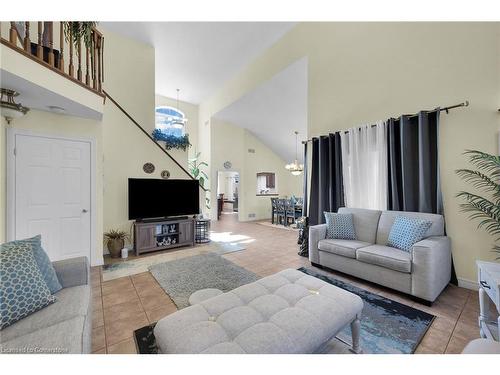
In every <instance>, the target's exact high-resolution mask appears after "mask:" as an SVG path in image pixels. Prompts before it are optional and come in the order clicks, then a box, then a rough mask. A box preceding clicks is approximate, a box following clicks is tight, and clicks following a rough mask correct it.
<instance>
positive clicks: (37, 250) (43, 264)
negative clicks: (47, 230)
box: [13, 235, 62, 294]
mask: <svg viewBox="0 0 500 375" xmlns="http://www.w3.org/2000/svg"><path fill="white" fill-rule="evenodd" d="M13 242H27V243H29V244H31V246H32V249H33V255H34V256H35V261H36V264H37V265H38V268H39V269H40V272H41V273H42V277H43V279H44V280H45V283H46V284H47V286H48V287H49V289H50V292H51V293H52V294H54V293H56V292H58V291H60V290H61V289H62V286H61V283H59V279H58V278H57V274H56V270H55V269H54V267H53V266H52V262H51V261H50V259H49V257H48V255H47V253H46V252H45V250H44V249H43V247H42V236H40V235H38V236H35V237H31V238H27V239H25V240H19V241H13Z"/></svg>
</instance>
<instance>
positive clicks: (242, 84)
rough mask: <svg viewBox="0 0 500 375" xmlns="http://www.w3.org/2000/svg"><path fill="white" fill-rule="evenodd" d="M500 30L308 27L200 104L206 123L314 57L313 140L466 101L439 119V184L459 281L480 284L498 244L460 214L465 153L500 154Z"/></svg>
mask: <svg viewBox="0 0 500 375" xmlns="http://www.w3.org/2000/svg"><path fill="white" fill-rule="evenodd" d="M499 33H500V24H499V23H302V24H299V25H298V26H297V27H295V28H294V29H292V30H291V31H290V32H289V33H288V34H286V35H285V36H284V37H283V38H282V39H281V40H280V41H278V42H277V43H276V44H275V45H274V46H272V47H271V48H270V49H268V50H267V51H265V53H264V54H262V55H261V56H259V57H258V58H257V59H256V60H255V61H254V62H253V63H252V64H250V65H249V66H247V67H246V68H245V69H244V70H243V71H242V72H241V73H240V74H239V75H237V76H236V77H234V78H233V79H232V80H231V81H229V82H228V83H227V84H226V85H225V86H224V87H223V88H222V89H221V90H220V91H219V92H218V93H216V94H215V95H213V96H212V97H211V98H209V99H208V100H206V101H205V102H204V103H202V104H201V105H200V122H203V121H206V120H207V119H209V118H210V116H211V115H212V114H214V113H217V112H218V111H219V110H221V109H222V108H224V107H226V106H227V105H229V104H230V103H232V102H233V101H235V100H236V99H238V98H239V97H241V96H242V95H243V94H245V93H246V92H248V91H250V90H251V89H253V88H255V87H256V86H257V85H259V84H260V83H262V82H264V81H266V80H268V79H269V78H270V77H272V76H273V75H274V74H276V73H277V72H279V71H280V70H282V69H283V68H284V67H286V66H287V65H289V64H290V63H292V62H293V61H296V60H297V59H299V58H301V57H303V56H307V57H308V70H309V71H308V77H309V88H308V95H309V98H308V124H309V125H308V135H309V137H310V136H314V135H319V134H325V133H327V132H330V131H335V130H342V129H346V128H349V127H351V126H355V125H359V124H361V123H364V122H370V121H374V120H378V119H385V118H387V117H389V116H395V115H399V114H402V113H411V112H415V111H418V110H420V109H432V108H434V107H436V106H439V105H441V106H446V105H452V104H456V103H459V102H462V101H464V100H466V99H468V100H469V101H470V102H471V105H470V107H468V108H465V109H457V110H454V111H452V112H450V114H449V115H446V114H443V116H442V117H441V119H442V120H441V135H440V150H441V175H442V185H443V186H442V187H443V194H444V204H445V215H446V223H447V230H448V234H449V236H450V237H451V239H452V243H453V256H454V261H455V266H456V271H457V274H458V277H459V278H460V279H462V280H465V281H467V280H470V281H474V280H475V279H476V270H475V264H474V260H475V259H485V260H492V259H493V258H494V255H493V254H492V253H491V251H490V249H491V245H492V238H491V237H490V236H488V235H487V234H485V233H484V232H483V231H479V230H477V229H476V224H475V223H472V222H470V221H469V220H468V219H467V218H466V216H465V215H464V214H463V213H460V212H459V206H458V203H459V202H458V201H457V199H456V198H455V194H456V193H457V192H458V191H459V190H460V189H463V188H465V185H464V184H463V183H462V182H461V181H460V180H459V179H458V178H457V177H456V176H455V174H454V170H455V169H456V168H459V167H461V166H464V165H465V159H464V157H463V156H462V155H461V153H462V152H463V150H464V149H467V148H472V149H480V150H483V151H486V152H491V153H495V152H497V146H496V144H497V142H496V139H497V132H498V129H499V125H500V124H499V115H498V112H497V108H498V105H499V103H500V87H499V86H500V81H499V80H500V57H499V56H500V53H499V52H500V51H499V49H500V43H499V37H500V36H499Z"/></svg>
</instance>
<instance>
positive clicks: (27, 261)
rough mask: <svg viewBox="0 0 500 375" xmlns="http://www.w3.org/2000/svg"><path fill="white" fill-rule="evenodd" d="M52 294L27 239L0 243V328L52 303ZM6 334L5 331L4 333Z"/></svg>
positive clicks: (53, 298) (53, 299)
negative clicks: (25, 240)
mask: <svg viewBox="0 0 500 375" xmlns="http://www.w3.org/2000/svg"><path fill="white" fill-rule="evenodd" d="M55 300H56V298H55V297H54V296H52V294H51V293H50V290H49V288H48V287H47V284H46V283H45V281H44V279H43V277H42V274H41V272H40V269H39V268H38V265H37V263H36V261H35V257H34V255H33V246H32V245H31V244H30V243H28V242H16V241H14V242H8V243H5V244H2V245H1V246H0V302H1V303H0V317H1V321H0V330H3V329H4V328H6V327H8V326H10V325H12V324H14V323H15V322H17V321H18V320H20V319H23V318H24V317H26V316H28V315H30V314H32V313H34V312H35V311H38V310H40V309H42V308H44V307H45V306H47V305H50V304H51V303H53V302H54V301H55ZM2 335H3V332H2Z"/></svg>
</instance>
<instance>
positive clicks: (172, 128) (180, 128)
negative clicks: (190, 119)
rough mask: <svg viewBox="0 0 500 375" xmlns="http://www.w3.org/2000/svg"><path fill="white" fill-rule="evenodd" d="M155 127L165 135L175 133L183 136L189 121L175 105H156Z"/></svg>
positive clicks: (174, 134)
mask: <svg viewBox="0 0 500 375" xmlns="http://www.w3.org/2000/svg"><path fill="white" fill-rule="evenodd" d="M155 119H156V120H155V121H156V125H155V128H156V129H158V130H159V131H161V132H162V133H163V134H165V135H173V136H175V137H182V136H183V135H184V132H185V129H184V125H185V123H186V121H187V119H186V117H185V116H184V113H182V112H181V111H180V110H178V109H177V108H173V107H166V106H161V107H156V109H155Z"/></svg>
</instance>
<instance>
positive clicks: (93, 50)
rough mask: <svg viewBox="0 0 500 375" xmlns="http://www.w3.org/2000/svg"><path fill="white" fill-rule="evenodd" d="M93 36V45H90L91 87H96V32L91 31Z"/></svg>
mask: <svg viewBox="0 0 500 375" xmlns="http://www.w3.org/2000/svg"><path fill="white" fill-rule="evenodd" d="M92 34H93V35H92V36H93V37H92V40H93V45H92V87H93V88H94V89H97V74H96V65H97V35H96V33H95V32H94V33H92Z"/></svg>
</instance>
